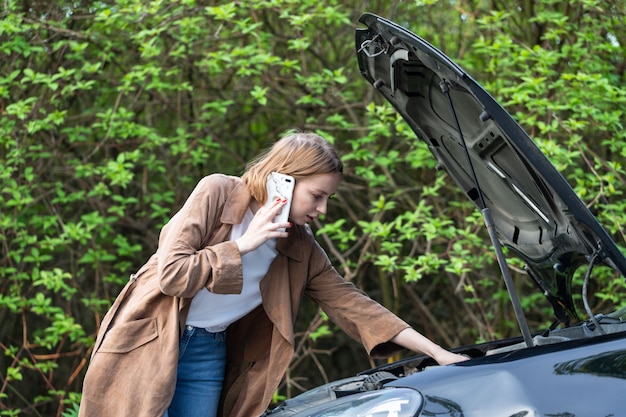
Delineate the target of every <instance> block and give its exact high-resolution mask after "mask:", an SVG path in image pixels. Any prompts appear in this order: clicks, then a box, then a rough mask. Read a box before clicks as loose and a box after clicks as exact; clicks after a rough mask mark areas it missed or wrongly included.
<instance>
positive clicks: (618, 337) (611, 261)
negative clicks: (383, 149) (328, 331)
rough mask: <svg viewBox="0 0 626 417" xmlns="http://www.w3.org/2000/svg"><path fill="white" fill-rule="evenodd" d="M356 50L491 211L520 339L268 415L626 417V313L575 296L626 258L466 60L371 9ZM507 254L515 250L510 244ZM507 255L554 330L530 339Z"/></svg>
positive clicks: (421, 362) (371, 375)
mask: <svg viewBox="0 0 626 417" xmlns="http://www.w3.org/2000/svg"><path fill="white" fill-rule="evenodd" d="M360 22H361V23H363V24H364V26H365V27H362V28H358V29H357V31H356V39H355V40H356V51H357V52H356V54H357V60H358V65H359V68H360V71H361V73H362V75H363V76H364V78H365V79H366V80H367V81H368V82H369V83H370V84H371V85H372V86H373V88H375V89H377V90H378V91H379V92H380V94H382V96H383V97H384V98H385V99H386V100H388V101H389V102H390V103H391V104H392V105H393V106H394V108H395V109H396V111H397V112H398V113H399V114H400V115H401V116H402V117H403V118H404V119H405V120H406V122H407V123H408V124H409V126H410V127H411V129H412V130H413V131H414V132H415V134H416V136H417V137H418V138H419V139H420V140H422V141H424V142H426V144H427V145H428V147H429V149H430V151H431V153H432V154H433V156H434V157H435V158H436V160H437V162H438V165H439V167H441V168H442V169H443V170H445V172H447V174H448V175H449V176H450V177H451V178H452V179H453V180H454V182H455V183H456V184H457V185H458V186H459V187H460V188H461V189H462V190H463V192H464V194H465V195H466V196H467V197H468V198H469V199H470V200H471V201H472V202H473V203H474V205H475V206H476V208H477V209H478V210H480V211H481V212H482V214H483V217H484V221H485V227H486V228H487V229H488V231H489V237H490V240H491V241H490V242H489V244H490V245H492V246H493V249H494V251H495V253H496V256H497V259H498V263H499V265H500V271H501V272H502V279H504V281H505V284H506V287H507V289H508V291H509V296H510V299H511V303H512V304H513V310H514V312H515V315H516V319H517V322H518V325H519V328H520V336H518V337H512V338H508V339H505V340H496V341H491V342H486V343H482V344H477V345H473V346H463V347H459V348H455V349H452V350H453V351H455V352H458V353H462V354H465V355H467V356H469V357H470V360H468V361H465V362H461V363H457V364H454V365H448V366H437V365H436V363H434V362H433V361H432V359H430V358H428V357H425V356H416V357H411V358H407V359H403V360H400V361H398V362H394V363H390V364H385V365H382V366H379V367H377V368H374V369H370V370H367V371H364V372H361V373H359V374H358V375H355V376H352V377H349V378H345V379H342V380H339V381H334V382H331V383H328V384H325V385H323V386H320V387H318V388H315V389H312V390H310V391H307V392H304V393H302V394H300V395H298V396H295V397H294V398H291V399H288V400H286V401H284V403H282V404H280V405H279V406H277V407H276V408H274V409H272V410H269V411H268V412H266V414H265V416H267V417H269V416H271V417H284V416H290V417H304V416H308V417H322V416H326V417H329V416H333V417H343V416H364V417H365V416H371V417H416V416H465V417H471V416H476V417H478V416H480V417H485V416H508V417H521V416H622V415H626V402H625V400H624V397H623V395H624V393H625V392H626V323H625V322H624V320H625V319H626V311H625V310H624V309H622V310H618V311H615V312H613V313H610V314H594V313H593V311H591V309H590V308H585V310H586V311H585V316H584V317H583V318H580V317H579V312H578V311H577V310H576V306H575V304H574V301H573V296H574V295H573V290H572V279H573V276H574V274H575V272H576V271H578V270H579V269H580V270H582V271H583V272H584V274H585V275H584V280H585V285H583V289H584V291H583V294H581V297H582V298H583V301H584V302H585V306H587V304H588V303H586V301H587V297H588V296H587V294H586V283H587V282H588V280H589V278H590V277H591V275H592V274H593V271H594V268H595V267H596V266H598V265H603V266H605V267H608V268H611V269H614V270H615V271H617V273H618V274H621V276H626V275H625V273H626V259H625V258H624V255H623V254H622V253H621V251H620V250H619V248H618V247H617V245H616V243H615V242H614V241H613V239H612V238H611V237H610V235H609V234H608V233H607V232H606V230H605V229H604V228H603V227H602V226H601V225H600V224H599V222H598V220H597V219H596V218H595V217H594V215H593V214H592V213H591V212H590V210H589V209H588V208H587V207H586V206H585V204H584V203H583V202H582V201H581V200H580V198H579V197H578V196H577V195H576V194H575V192H574V191H573V189H572V188H571V186H570V185H569V183H568V182H567V181H566V180H565V179H564V177H563V176H562V175H561V174H560V173H559V172H558V171H557V170H556V168H555V167H554V166H553V165H552V164H551V163H550V162H549V160H548V159H547V157H546V156H545V155H544V154H543V153H542V152H541V151H540V150H539V148H538V147H537V146H536V145H535V143H534V142H533V140H532V139H531V138H530V137H529V136H528V134H527V133H526V132H525V131H524V130H523V129H522V128H521V127H520V125H519V124H518V123H517V122H516V121H515V120H514V119H513V118H512V117H511V116H510V115H509V114H508V113H507V112H506V110H504V108H503V107H502V106H500V105H499V104H498V103H497V102H496V101H495V100H494V99H493V98H492V97H491V96H490V95H489V94H488V93H487V92H486V91H485V90H484V89H483V88H482V87H481V86H480V85H479V84H478V83H477V82H476V81H474V80H473V79H472V77H471V76H470V75H468V74H467V73H466V72H465V71H464V70H463V69H462V68H461V67H460V66H458V65H457V64H456V63H454V62H453V61H452V60H451V59H450V58H448V57H447V56H446V55H445V54H443V53H442V52H441V51H439V50H438V49H437V48H435V47H433V46H432V45H430V44H429V43H428V42H426V41H425V40H423V39H421V38H420V37H418V36H416V35H415V34H413V33H411V32H410V31H408V30H407V29H405V28H403V27H402V26H400V25H397V24H395V23H393V22H391V21H389V20H386V19H384V18H382V17H379V16H376V15H373V14H368V13H366V14H364V15H363V16H361V18H360ZM503 248H506V250H504V249H503ZM505 252H506V254H507V255H506V256H516V257H518V258H519V259H521V260H522V261H523V262H524V264H525V267H526V271H527V273H528V276H529V277H530V278H531V279H532V280H533V281H534V283H535V284H536V285H537V287H538V288H539V290H540V291H542V292H543V293H544V294H545V296H546V297H547V299H548V301H549V302H550V303H551V305H552V307H553V309H554V317H555V318H556V320H555V323H554V325H552V326H549V327H548V328H547V329H545V330H541V331H540V332H534V333H533V332H531V331H530V329H529V326H528V324H527V322H526V318H525V316H524V312H523V310H522V307H521V304H520V300H519V297H518V294H517V293H516V290H515V286H514V285H513V284H512V282H511V273H510V271H509V267H508V263H507V258H506V257H505V254H504V253H505Z"/></svg>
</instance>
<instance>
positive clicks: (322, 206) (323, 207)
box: [317, 199, 328, 214]
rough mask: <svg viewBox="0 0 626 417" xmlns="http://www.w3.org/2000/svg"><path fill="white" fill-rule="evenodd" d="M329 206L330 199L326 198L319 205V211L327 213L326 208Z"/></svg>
mask: <svg viewBox="0 0 626 417" xmlns="http://www.w3.org/2000/svg"><path fill="white" fill-rule="evenodd" d="M327 208H328V200H326V199H324V201H322V202H321V203H320V204H319V205H318V206H317V211H318V212H320V213H321V214H326V209H327Z"/></svg>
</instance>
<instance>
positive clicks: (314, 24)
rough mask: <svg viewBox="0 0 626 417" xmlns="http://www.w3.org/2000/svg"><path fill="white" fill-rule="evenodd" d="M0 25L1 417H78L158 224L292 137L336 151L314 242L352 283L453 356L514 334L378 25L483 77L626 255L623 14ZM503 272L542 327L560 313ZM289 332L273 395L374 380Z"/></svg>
mask: <svg viewBox="0 0 626 417" xmlns="http://www.w3.org/2000/svg"><path fill="white" fill-rule="evenodd" d="M0 8H1V9H0V10H1V11H0V158H1V161H2V170H1V171H0V178H1V183H0V184H1V188H0V245H1V251H0V323H2V325H1V327H0V349H1V350H2V351H3V353H4V354H3V355H2V356H0V415H2V416H13V415H33V416H52V415H56V416H60V415H65V416H70V415H74V414H75V412H76V409H77V404H78V401H79V398H80V389H81V380H82V376H83V375H84V371H85V369H86V366H87V363H88V358H89V355H90V353H91V350H90V349H91V346H92V344H93V340H94V336H95V333H96V331H97V326H98V324H99V321H100V319H101V318H102V315H103V314H104V313H105V312H106V310H107V308H108V306H109V305H110V304H111V302H112V300H113V299H114V297H115V295H116V294H117V292H118V291H119V290H120V288H121V287H122V286H123V284H124V283H125V281H126V280H127V277H128V275H129V274H130V273H132V272H133V271H134V270H135V269H136V268H138V266H140V265H141V264H142V263H143V261H145V260H146V259H147V258H148V257H149V256H150V254H151V253H152V252H153V251H154V250H155V245H156V241H157V236H158V232H159V229H160V227H161V226H162V225H163V224H164V223H165V222H166V221H167V219H168V218H169V217H170V216H171V215H172V214H173V212H175V211H176V209H177V208H178V207H180V205H181V204H182V202H183V201H184V199H185V198H186V197H187V195H188V194H189V192H190V191H191V189H192V187H193V186H194V185H195V183H196V182H197V181H198V179H199V178H201V177H202V176H204V175H207V174H209V173H212V172H225V173H229V174H235V175H237V174H240V173H241V172H242V170H243V167H244V164H245V161H247V160H248V159H249V158H251V157H253V156H254V155H255V154H256V153H257V152H258V151H259V150H261V149H263V148H265V147H266V146H268V145H270V144H271V143H272V142H273V141H274V140H275V139H276V138H278V137H279V136H280V135H281V133H283V132H284V131H286V130H287V129H290V128H298V129H304V130H312V131H317V132H319V133H321V134H323V135H324V136H325V137H327V138H329V139H330V140H332V141H333V142H334V143H335V145H336V146H337V148H338V149H339V150H340V152H341V153H342V154H343V155H344V158H345V162H346V165H347V173H346V178H345V181H344V182H343V183H342V185H341V188H340V190H339V193H338V198H337V199H336V200H334V201H333V204H332V206H331V207H330V211H329V214H328V216H327V218H326V221H325V222H323V224H315V225H314V226H315V228H316V230H317V233H318V235H319V239H320V241H321V242H322V244H323V245H324V246H325V247H326V248H327V250H328V252H329V254H330V256H331V257H332V258H333V260H334V262H335V263H336V265H337V268H338V269H339V270H340V271H341V272H342V273H343V274H344V275H345V276H346V278H347V279H349V280H352V281H353V282H355V283H356V284H357V285H358V286H359V287H361V288H363V289H364V290H366V291H367V292H368V293H369V294H370V295H371V296H372V297H374V298H376V299H377V300H379V301H380V302H382V303H383V304H385V305H386V306H387V307H388V308H390V309H391V310H393V311H395V312H397V313H398V314H399V315H400V316H402V317H403V318H405V319H406V320H408V321H409V322H410V323H411V324H413V325H414V326H415V327H416V328H417V329H419V330H420V331H422V332H423V333H425V334H426V335H427V336H428V337H430V338H432V339H434V340H435V341H437V342H438V343H441V344H442V345H444V346H446V347H453V346H458V345H463V344H470V343H474V342H476V341H484V340H490V339H493V338H496V337H508V336H517V335H518V333H519V331H518V330H517V327H516V325H515V319H514V315H513V313H512V310H511V307H510V302H509V300H508V297H507V295H506V291H505V289H504V286H503V284H502V282H501V280H500V278H499V276H500V275H499V272H498V267H497V265H495V260H494V256H493V252H492V250H491V248H490V247H489V244H488V239H487V235H486V233H485V232H484V230H483V223H482V218H481V217H480V215H479V213H477V212H476V210H474V208H473V207H472V206H470V205H469V203H467V202H466V199H465V197H464V196H463V195H461V194H460V193H459V192H458V191H457V190H456V187H455V186H454V185H453V184H452V183H451V181H450V180H449V178H447V177H446V175H445V174H444V173H437V172H436V171H435V169H434V168H435V162H434V160H433V159H432V158H431V157H430V155H429V153H428V151H427V150H426V149H425V147H424V146H423V145H422V144H421V143H418V142H417V141H416V139H415V138H414V137H413V135H412V134H411V132H410V131H409V129H408V128H407V126H406V125H405V124H404V122H403V121H401V120H399V119H398V117H397V116H396V115H395V113H394V112H393V111H392V109H391V108H390V107H389V106H388V105H386V104H385V103H383V102H382V100H381V99H380V97H378V96H377V95H376V93H375V91H372V89H371V88H370V86H369V85H368V84H367V83H366V82H365V81H364V80H363V79H362V78H361V76H360V75H359V73H358V69H357V66H356V60H355V52H354V51H355V49H354V40H353V39H354V29H355V28H356V27H359V23H358V17H359V15H360V14H361V13H363V12H366V11H367V12H374V13H377V14H379V15H381V16H384V17H387V18H389V19H392V20H395V21H396V22H397V23H399V24H402V25H404V26H406V27H408V28H409V29H410V30H412V31H413V32H415V33H417V34H418V35H420V36H422V37H424V38H425V39H427V40H428V41H430V42H431V43H432V44H434V45H435V46H437V47H438V48H439V49H441V50H442V51H444V52H445V53H446V54H448V55H449V56H450V57H452V58H453V59H455V60H456V61H457V62H458V63H459V64H460V65H461V66H463V67H464V68H465V69H466V70H468V71H469V72H470V74H472V76H473V77H474V78H475V79H476V80H478V81H479V82H480V83H481V84H482V85H483V86H484V87H485V88H486V89H487V90H488V91H489V92H490V93H491V94H493V95H494V96H495V97H496V99H498V100H499V101H500V102H501V103H502V104H504V105H505V107H506V108H507V109H508V110H509V112H510V113H511V114H512V115H513V116H514V117H515V118H516V119H517V120H518V121H519V122H520V123H521V125H522V126H523V127H524V128H525V129H526V130H527V131H528V132H529V133H530V134H531V136H533V137H534V138H535V139H536V141H537V143H538V145H539V146H540V147H541V149H542V150H543V151H544V152H545V153H546V154H547V155H548V157H549V158H550V159H551V160H552V161H553V163H554V164H555V165H556V166H557V167H558V168H559V169H560V170H561V171H562V172H563V173H564V175H565V176H566V177H567V179H568V180H569V182H570V184H571V185H572V187H574V188H575V190H576V191H577V192H578V194H579V195H580V196H581V197H582V198H583V200H584V201H585V202H586V203H587V204H588V205H589V207H590V208H591V209H592V210H593V211H594V213H595V214H597V216H598V217H599V218H600V220H601V222H602V223H603V224H604V225H605V227H606V228H607V229H608V230H609V232H610V233H611V234H612V235H613V236H614V237H615V239H616V241H617V242H618V244H619V245H620V246H622V244H623V243H624V236H623V228H622V225H623V224H626V219H625V216H626V207H625V205H626V200H624V198H623V190H624V184H625V182H626V174H625V172H624V167H623V165H624V157H625V156H626V148H625V145H624V144H625V143H626V141H625V140H624V139H625V137H624V136H625V133H624V131H623V122H624V114H623V110H622V109H623V108H624V101H625V100H626V94H625V92H626V89H625V85H626V82H625V79H624V69H625V56H626V49H625V46H624V45H625V43H626V39H625V37H626V22H625V11H626V10H625V9H626V5H625V4H624V1H622V0H609V1H599V0H570V1H554V0H507V1H498V0H491V1H486V0H413V1H398V0H395V1H375V0H373V1H366V0H328V1H325V2H320V1H314V0H298V1H296V0H241V1H231V2H229V1H219V2H214V1H209V0H167V1H165V0H152V1H146V0H116V1H114V0H111V1H106V0H105V1H91V0H74V1H70V0H55V1H44V0H20V1H18V0H4V1H3V2H2V4H1V5H0ZM511 266H512V267H513V269H514V271H515V277H514V278H515V280H516V283H517V285H518V287H519V291H520V292H521V294H522V296H523V303H524V309H525V310H526V312H527V313H528V317H529V321H530V325H531V327H532V328H533V329H540V328H542V326H545V325H546V324H548V323H549V321H550V319H549V318H550V314H549V311H550V309H549V307H548V306H547V303H545V302H544V300H543V297H542V296H541V295H540V294H535V293H534V292H533V290H534V289H533V288H532V287H531V285H530V284H529V282H528V280H527V279H525V277H524V273H523V271H522V268H521V265H518V264H516V263H515V262H513V263H512V265H511ZM595 280H596V282H594V288H593V289H594V299H593V304H594V309H595V311H597V312H606V311H609V310H610V309H611V308H613V307H615V306H619V304H620V299H621V298H623V297H622V294H623V287H624V283H623V279H622V278H621V277H615V276H614V275H613V274H612V273H610V271H606V272H605V273H603V274H601V275H599V276H598V277H596V278H595ZM578 285H579V284H578ZM546 313H547V314H546ZM297 326H298V331H299V333H298V339H297V354H296V357H295V358H294V360H293V363H292V366H291V367H290V370H289V373H288V374H287V376H286V378H285V381H284V384H283V385H282V386H281V388H280V390H279V392H277V395H276V398H277V399H280V398H284V397H289V396H293V395H295V394H297V393H298V392H300V391H301V390H303V389H307V388H311V387H313V386H315V385H317V384H319V383H322V382H325V381H327V380H329V379H333V378H339V377H343V376H346V375H349V374H353V373H354V372H356V371H359V370H362V369H364V368H367V367H369V366H370V365H374V363H373V362H372V361H370V360H369V359H368V358H367V357H366V355H365V352H364V351H363V350H362V348H361V347H360V346H359V345H357V344H356V342H354V341H351V340H347V339H346V337H345V336H344V335H343V334H342V333H341V332H340V331H339V330H338V329H336V328H335V327H334V326H333V325H332V323H328V322H326V321H325V317H324V316H323V315H322V314H320V313H319V312H318V310H317V308H316V306H314V305H311V304H305V306H304V308H303V309H302V311H301V314H300V316H299V318H298V323H297Z"/></svg>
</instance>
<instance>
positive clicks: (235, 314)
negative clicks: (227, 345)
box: [187, 208, 277, 333]
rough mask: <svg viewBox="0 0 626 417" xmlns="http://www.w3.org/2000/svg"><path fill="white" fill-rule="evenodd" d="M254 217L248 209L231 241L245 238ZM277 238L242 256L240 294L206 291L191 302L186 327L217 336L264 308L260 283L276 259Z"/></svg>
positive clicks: (235, 228)
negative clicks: (216, 334) (244, 235)
mask: <svg viewBox="0 0 626 417" xmlns="http://www.w3.org/2000/svg"><path fill="white" fill-rule="evenodd" d="M253 217H254V214H252V211H250V209H249V208H248V211H247V212H246V215H245V216H244V219H243V221H242V222H241V224H236V225H233V229H232V231H231V233H230V240H235V239H237V238H238V237H240V236H242V235H243V234H244V233H245V231H246V230H247V229H248V225H250V222H251V221H252V218H253ZM276 253H277V252H276V239H270V240H267V241H266V242H265V243H264V244H263V245H261V246H259V248H258V249H256V250H254V251H252V252H248V253H246V254H244V255H243V256H242V257H241V264H242V268H243V288H242V290H241V294H214V293H212V292H210V291H209V290H207V289H206V288H203V289H202V290H200V292H198V294H196V296H195V297H194V298H193V300H192V302H191V307H190V309H189V315H188V316H187V325H188V326H194V327H202V328H205V329H207V330H208V331H210V332H213V333H216V332H221V331H223V330H225V329H226V328H227V327H228V325H230V324H231V323H234V322H235V321H237V320H239V319H240V318H242V317H243V316H245V315H246V314H248V313H249V312H251V311H252V310H254V309H255V308H256V307H258V306H259V305H261V290H260V288H259V283H260V282H261V279H262V278H263V277H264V276H265V274H266V273H267V270H268V269H269V266H270V264H271V263H272V261H273V260H274V258H276Z"/></svg>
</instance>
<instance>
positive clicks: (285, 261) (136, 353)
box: [79, 174, 409, 417]
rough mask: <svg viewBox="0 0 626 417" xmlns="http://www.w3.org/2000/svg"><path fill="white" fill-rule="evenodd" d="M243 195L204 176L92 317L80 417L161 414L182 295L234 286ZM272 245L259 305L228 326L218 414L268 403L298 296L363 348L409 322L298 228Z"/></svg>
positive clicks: (290, 339)
mask: <svg viewBox="0 0 626 417" xmlns="http://www.w3.org/2000/svg"><path fill="white" fill-rule="evenodd" d="M249 202H250V194H249V193H248V191H247V188H246V187H245V185H244V184H243V183H242V182H241V180H240V179H238V178H236V177H228V176H225V175H219V174H215V175H211V176H208V177H205V178H204V179H202V180H201V181H200V182H199V184H198V186H197V187H196V189H195V190H194V191H193V192H192V194H191V196H190V197H189V199H188V200H187V201H186V203H185V205H184V206H183V207H182V208H181V210H180V211H179V212H178V213H177V214H176V215H175V216H174V217H173V218H172V219H171V220H170V222H169V223H168V224H167V225H165V227H164V228H163V230H162V232H161V236H160V239H159V248H158V250H157V252H156V254H155V255H153V256H152V257H151V258H150V260H149V261H148V262H147V263H146V264H145V265H144V266H143V267H142V268H141V269H140V270H139V271H138V272H137V273H136V274H134V275H133V276H131V279H130V281H129V282H128V284H127V285H126V286H125V287H124V289H123V290H122V292H121V293H120V295H119V296H118V297H117V299H116V300H115V302H114V303H113V305H112V306H111V309H110V310H109V312H108V313H107V315H106V316H105V317H104V319H103V321H102V323H101V326H100V330H99V332H98V336H97V339H96V343H95V346H94V351H93V354H92V358H91V363H90V366H89V368H88V371H87V374H86V376H85V380H84V385H83V398H82V402H81V406H80V413H79V415H80V416H81V417H97V416H107V417H108V416H116V417H124V416H128V417H144V416H145V417H160V416H162V415H163V414H164V413H165V410H166V409H167V406H168V404H169V402H170V401H171V398H172V396H173V394H174V386H175V379H176V364H177V360H178V342H179V337H180V334H181V330H182V328H183V326H184V324H185V319H186V317H187V312H188V309H189V306H190V304H191V298H192V297H193V296H194V295H195V294H196V293H197V292H198V291H199V290H200V289H201V288H202V287H206V288H207V289H209V290H210V291H213V292H215V293H221V294H232V293H239V292H240V291H241V288H242V283H243V276H242V269H241V257H240V254H239V251H238V249H237V245H236V244H235V243H234V242H232V241H228V237H229V235H230V230H231V227H232V225H233V224H238V223H241V220H242V219H243V216H244V214H245V211H246V208H247V207H248V204H249ZM276 249H277V250H278V256H277V257H276V259H275V260H274V262H273V263H272V264H271V266H270V268H269V270H268V272H267V274H266V276H265V277H264V278H263V280H262V281H261V285H260V287H261V294H262V299H263V305H262V306H261V307H259V308H257V309H256V310H254V311H253V312H251V313H250V314H248V315H247V316H246V317H244V318H242V319H241V320H239V321H238V322H237V323H234V324H233V325H231V326H230V327H229V329H228V338H227V349H228V363H227V371H226V372H227V373H226V380H225V382H224V390H223V395H222V401H223V404H222V407H221V409H222V411H221V412H222V415H223V416H227V417H235V416H238V417H252V416H258V415H260V414H262V413H263V412H264V411H265V409H266V407H267V406H268V405H269V403H270V401H271V398H272V394H273V393H274V391H275V390H276V388H277V387H278V385H279V383H280V381H281V379H282V377H283V374H284V372H285V370H286V369H287V366H288V365H289V362H290V360H291V358H292V355H293V344H294V334H293V324H294V321H295V318H296V313H297V311H298V306H299V304H300V300H301V298H302V296H303V295H307V296H309V297H311V298H312V299H313V300H314V301H316V302H317V303H318V304H319V305H320V306H321V307H322V309H323V310H324V311H325V312H326V313H327V314H328V316H329V317H330V319H331V320H332V321H333V322H335V323H336V324H338V325H339V326H340V327H341V328H342V329H343V330H344V331H345V332H346V333H348V335H350V336H351V337H353V338H354V339H356V340H358V341H360V342H361V343H362V344H363V345H364V346H365V348H366V349H367V351H368V352H369V353H370V355H372V356H376V357H382V356H387V355H390V354H392V353H394V352H395V351H397V350H398V349H399V347H398V346H397V345H395V344H393V343H390V342H388V341H389V340H390V339H391V338H392V337H393V336H395V335H396V334H398V333H399V332H400V331H401V330H403V329H405V328H407V327H409V326H408V325H407V324H406V323H405V322H404V321H402V320H400V319H399V318H397V317H396V316H395V315H393V314H392V313H390V312H389V311H388V310H386V309H385V308H384V307H382V306H380V305H379V304H378V303H376V302H374V301H372V300H371V299H370V298H368V297H367V296H366V295H365V294H363V293H362V292H361V291H360V290H358V289H357V288H356V287H354V286H353V285H352V284H351V283H348V282H346V281H344V280H343V278H342V277H341V276H340V275H339V274H338V273H337V272H336V271H335V269H334V268H333V267H332V266H331V264H330V262H329V260H328V258H327V256H326V254H325V253H324V251H323V250H322V249H321V247H320V246H319V245H318V244H317V242H316V241H315V239H314V237H313V236H312V233H311V231H310V229H309V228H308V227H307V226H294V227H293V228H292V229H291V231H290V236H289V238H287V239H281V240H279V241H278V243H277V246H276Z"/></svg>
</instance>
